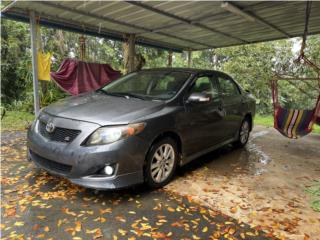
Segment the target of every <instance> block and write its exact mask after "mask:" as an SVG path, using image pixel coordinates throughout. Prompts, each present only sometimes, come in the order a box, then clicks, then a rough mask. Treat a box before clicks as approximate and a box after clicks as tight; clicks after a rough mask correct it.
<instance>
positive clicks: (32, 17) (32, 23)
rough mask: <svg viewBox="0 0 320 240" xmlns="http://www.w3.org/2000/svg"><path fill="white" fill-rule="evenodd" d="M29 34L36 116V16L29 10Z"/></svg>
mask: <svg viewBox="0 0 320 240" xmlns="http://www.w3.org/2000/svg"><path fill="white" fill-rule="evenodd" d="M30 36H31V52H32V77H33V101H34V102H33V104H34V114H35V115H36V116H38V114H39V110H40V102H39V85H38V58H37V37H36V18H35V13H34V11H31V12H30Z"/></svg>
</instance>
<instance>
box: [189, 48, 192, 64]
mask: <svg viewBox="0 0 320 240" xmlns="http://www.w3.org/2000/svg"><path fill="white" fill-rule="evenodd" d="M191 58H192V51H190V50H189V51H188V68H190V67H191V64H192V59H191Z"/></svg>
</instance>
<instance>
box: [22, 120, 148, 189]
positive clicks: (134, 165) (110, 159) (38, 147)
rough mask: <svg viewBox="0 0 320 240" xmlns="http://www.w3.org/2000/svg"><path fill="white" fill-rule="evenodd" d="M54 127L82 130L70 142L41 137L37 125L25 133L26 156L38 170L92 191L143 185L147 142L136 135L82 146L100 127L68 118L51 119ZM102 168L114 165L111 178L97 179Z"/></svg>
mask: <svg viewBox="0 0 320 240" xmlns="http://www.w3.org/2000/svg"><path fill="white" fill-rule="evenodd" d="M51 121H53V122H54V124H55V125H56V126H61V125H63V127H66V128H70V127H71V128H74V127H75V126H76V127H77V129H81V130H82V132H81V134H79V135H78V136H77V137H76V138H75V139H74V140H73V141H72V142H70V143H61V142H55V141H50V140H48V139H46V138H45V137H43V136H42V135H41V134H40V133H39V131H38V126H37V124H34V126H32V128H31V129H30V130H29V131H28V156H29V158H30V159H31V160H32V161H33V162H34V163H35V164H36V165H37V166H39V167H40V168H43V169H45V170H47V171H48V172H50V173H52V174H54V175H59V176H63V177H65V178H67V179H69V180H70V181H71V182H73V183H75V184H78V185H81V186H85V187H88V188H95V189H115V188H123V187H127V186H131V185H135V184H139V183H142V182H143V164H144V161H145V156H146V153H147V150H148V143H147V142H146V141H144V140H143V139H142V138H140V137H139V136H133V137H129V138H127V139H123V140H120V141H118V142H114V143H111V144H107V145H101V146H83V145H81V144H82V143H83V141H84V140H85V139H86V138H87V137H88V136H89V135H90V134H91V133H92V132H93V131H95V130H96V129H97V128H99V127H100V126H99V125H97V124H94V123H87V122H81V121H79V122H77V121H75V120H70V119H61V118H56V117H55V118H52V119H51ZM105 165H113V166H115V169H116V170H115V172H114V174H113V175H112V176H103V175H99V176H97V175H96V173H97V171H99V170H101V169H102V168H103V167H104V166H105Z"/></svg>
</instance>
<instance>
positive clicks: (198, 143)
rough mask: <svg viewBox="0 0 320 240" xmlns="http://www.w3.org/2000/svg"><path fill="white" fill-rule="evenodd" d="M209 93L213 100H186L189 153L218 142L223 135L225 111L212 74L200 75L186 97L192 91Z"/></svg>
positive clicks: (185, 117) (187, 151) (186, 97)
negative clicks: (192, 101)
mask: <svg viewBox="0 0 320 240" xmlns="http://www.w3.org/2000/svg"><path fill="white" fill-rule="evenodd" d="M203 92H205V93H207V94H209V95H211V100H210V101H209V102H204V103H190V102H189V103H188V102H187V101H185V114H184V115H185V116H184V119H185V121H186V124H185V125H186V126H187V128H186V134H185V136H186V137H185V140H186V146H187V149H185V151H186V154H187V155H191V154H194V153H197V152H199V151H201V150H205V149H207V148H209V147H211V146H214V145H215V144H217V143H218V142H219V141H220V140H221V138H222V137H223V128H221V125H222V124H223V121H222V120H223V117H224V116H223V111H222V109H221V100H220V97H219V91H218V86H217V84H216V83H215V81H214V79H213V76H212V74H205V75H200V76H198V77H197V78H196V79H195V81H194V82H193V84H192V85H191V87H190V89H189V90H188V92H187V94H186V96H185V99H188V97H189V96H190V95H191V94H192V93H203Z"/></svg>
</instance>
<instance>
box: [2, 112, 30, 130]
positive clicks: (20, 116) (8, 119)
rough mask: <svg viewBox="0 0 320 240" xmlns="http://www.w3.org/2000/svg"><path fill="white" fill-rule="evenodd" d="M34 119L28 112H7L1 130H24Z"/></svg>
mask: <svg viewBox="0 0 320 240" xmlns="http://www.w3.org/2000/svg"><path fill="white" fill-rule="evenodd" d="M33 119H34V115H33V114H31V113H28V112H18V111H6V114H5V116H4V117H3V119H2V120H1V130H24V129H26V128H27V127H28V126H29V125H30V124H31V123H32V121H33Z"/></svg>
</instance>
